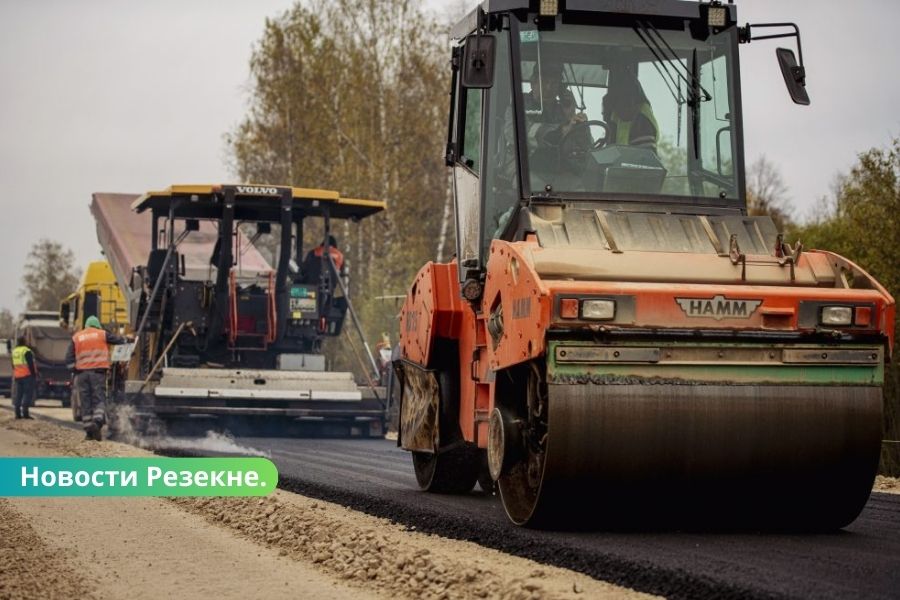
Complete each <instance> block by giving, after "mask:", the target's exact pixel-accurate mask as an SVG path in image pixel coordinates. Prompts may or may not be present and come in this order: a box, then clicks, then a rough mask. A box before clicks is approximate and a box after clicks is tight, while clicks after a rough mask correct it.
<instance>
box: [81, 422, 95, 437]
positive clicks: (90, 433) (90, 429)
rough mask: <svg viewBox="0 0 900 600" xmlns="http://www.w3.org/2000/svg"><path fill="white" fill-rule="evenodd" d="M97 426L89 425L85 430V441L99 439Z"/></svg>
mask: <svg viewBox="0 0 900 600" xmlns="http://www.w3.org/2000/svg"><path fill="white" fill-rule="evenodd" d="M96 436H97V424H96V423H88V424H87V425H86V426H85V428H84V439H85V440H95V439H97V437H96Z"/></svg>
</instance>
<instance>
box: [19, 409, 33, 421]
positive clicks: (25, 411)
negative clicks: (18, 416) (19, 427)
mask: <svg viewBox="0 0 900 600" xmlns="http://www.w3.org/2000/svg"><path fill="white" fill-rule="evenodd" d="M22 418H23V419H32V420H34V417H32V416H31V415H30V414H28V407H27V406H26V407H25V408H23V409H22Z"/></svg>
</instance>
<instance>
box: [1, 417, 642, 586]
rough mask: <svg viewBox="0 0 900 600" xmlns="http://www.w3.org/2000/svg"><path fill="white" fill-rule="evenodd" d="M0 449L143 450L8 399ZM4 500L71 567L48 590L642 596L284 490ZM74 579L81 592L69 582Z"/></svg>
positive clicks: (69, 452)
mask: <svg viewBox="0 0 900 600" xmlns="http://www.w3.org/2000/svg"><path fill="white" fill-rule="evenodd" d="M0 455H6V456H11V455H12V456H15V455H18V456H24V455H41V456H52V455H75V456H146V455H147V453H146V452H144V451H142V450H139V449H137V448H134V447H131V446H126V445H123V444H117V443H114V442H104V443H102V444H98V443H96V442H85V441H83V440H82V439H81V435H80V434H79V433H78V432H76V431H72V430H69V429H65V428H62V427H60V426H58V425H55V424H52V423H49V422H44V421H32V422H21V421H13V420H12V419H11V418H10V414H9V412H8V411H0ZM7 503H8V505H9V507H11V509H12V510H14V511H16V513H17V514H18V515H20V516H21V518H20V519H14V520H17V521H19V522H20V529H25V528H28V527H30V528H31V529H32V531H33V534H34V535H36V536H38V537H39V538H40V540H42V544H44V546H45V547H46V548H49V549H51V551H58V553H59V556H61V557H64V560H65V565H63V567H64V568H61V570H60V572H61V573H63V572H71V573H72V576H71V581H69V580H66V583H65V586H68V587H63V586H62V585H61V586H60V590H61V591H60V595H59V597H71V596H73V595H81V596H84V597H92V595H93V597H101V598H107V597H108V598H120V597H121V598H125V597H127V598H141V597H145V598H150V597H154V598H158V597H165V596H174V597H211V596H218V597H222V598H230V597H235V598H236V597H241V598H246V597H266V598H278V597H288V596H290V597H316V598H348V597H353V598H369V597H387V596H390V597H394V598H485V597H490V598H510V599H520V598H521V599H531V598H601V599H602V598H639V597H649V596H646V595H644V594H639V593H637V592H635V591H632V590H629V589H626V588H622V587H618V586H615V585H612V584H607V583H604V582H600V581H597V580H594V579H591V578H590V577H587V576H585V575H582V574H578V573H575V572H573V571H569V570H566V569H560V568H556V567H548V566H546V565H540V564H538V563H535V562H533V561H530V560H527V559H523V558H518V557H513V556H510V555H507V554H504V553H502V552H498V551H496V550H491V549H486V548H483V547H481V546H478V545H476V544H473V543H469V542H463V541H457V540H448V539H445V538H440V537H437V536H432V535H425V534H421V533H418V532H414V531H409V530H408V529H406V528H405V527H403V526H401V525H397V524H394V523H391V522H390V521H387V520H385V519H380V518H376V517H372V516H368V515H364V514H362V513H358V512H355V511H352V510H349V509H346V508H343V507H341V506H338V505H335V504H331V503H327V502H323V501H319V500H312V499H309V498H305V497H303V496H300V495H297V494H292V493H289V492H284V491H281V490H279V491H276V492H275V493H274V494H272V495H271V496H268V497H266V498H177V499H157V498H143V499H134V498H119V499H116V498H108V499H97V498H90V499H89V498H85V499H74V498H67V499H12V500H9V501H7ZM0 508H2V507H0ZM3 515H5V514H4V513H0V516H3ZM4 520H6V519H4ZM35 564H36V565H38V566H36V567H35V569H38V570H42V569H43V567H41V566H40V563H35ZM66 569H68V571H66ZM31 576H37V575H36V574H35V573H32V575H25V574H19V575H16V574H12V575H10V578H11V579H12V580H13V584H15V582H16V581H18V580H20V579H21V580H22V581H26V580H27V578H28V577H31ZM5 579H7V578H6V576H3V577H2V578H0V581H3V580H5ZM0 585H4V584H0ZM78 585H81V586H83V587H82V588H78V589H80V590H81V592H79V593H77V594H72V593H67V591H66V590H68V591H74V590H75V589H76V588H75V587H73V586H78ZM4 589H7V588H4V587H0V590H4ZM24 591H25V590H24V588H23V589H22V592H24ZM15 596H16V597H52V594H49V595H48V594H47V593H33V594H30V593H25V594H15Z"/></svg>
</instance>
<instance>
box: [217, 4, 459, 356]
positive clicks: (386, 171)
mask: <svg viewBox="0 0 900 600" xmlns="http://www.w3.org/2000/svg"><path fill="white" fill-rule="evenodd" d="M448 59H449V52H448V50H447V36H446V32H445V31H444V30H442V28H441V26H440V25H439V24H438V23H437V22H436V21H435V20H433V19H432V18H431V17H429V16H426V14H425V13H424V12H422V10H421V8H420V7H419V5H418V4H417V3H412V2H409V1H408V0H334V1H324V0H314V1H312V2H307V3H298V4H295V5H294V6H293V7H292V8H291V9H290V10H288V11H287V12H285V13H284V14H282V15H281V16H279V17H277V18H274V19H270V20H268V21H267V22H266V24H265V28H264V31H263V34H262V38H261V39H260V40H259V42H258V43H257V44H256V46H255V48H254V51H253V55H252V58H251V61H250V72H251V77H252V81H253V84H252V92H251V97H250V107H249V113H248V115H247V117H246V118H245V120H244V121H243V122H242V123H241V124H240V125H239V126H238V127H237V128H236V129H235V130H234V131H233V132H232V133H231V134H229V135H228V136H227V137H226V142H227V144H228V151H229V155H230V157H231V160H232V168H233V170H234V171H235V173H236V175H237V177H238V178H239V179H241V180H243V181H257V182H271V183H290V184H292V185H295V186H300V187H319V188H326V189H334V190H338V191H340V192H341V194H342V195H344V196H347V197H357V198H372V199H378V200H385V201H386V202H387V204H388V211H387V212H386V213H385V214H384V215H381V216H377V217H374V218H369V219H365V220H364V221H362V222H361V223H359V224H358V225H350V224H345V225H338V226H337V228H336V232H335V233H337V235H338V237H339V245H340V248H341V249H342V251H343V252H344V254H345V256H346V257H347V259H348V261H349V264H350V265H351V273H352V278H351V292H352V296H353V299H354V302H355V304H356V307H357V309H358V310H359V312H360V314H361V318H362V321H363V323H364V324H365V326H366V328H367V330H368V333H369V335H370V338H371V339H370V340H369V342H370V344H374V342H375V341H377V340H378V339H379V338H380V333H381V332H382V331H390V332H394V335H393V337H394V339H395V340H396V315H397V310H396V307H395V306H394V304H393V302H382V301H379V300H376V299H375V297H376V296H382V295H386V294H387V295H389V294H397V293H404V292H405V290H406V287H407V286H408V285H409V283H410V282H411V281H412V278H413V276H414V275H415V273H416V271H417V270H418V269H419V268H420V267H421V266H422V265H423V264H424V263H425V262H426V261H427V260H430V259H436V258H442V259H444V260H446V259H447V258H448V257H449V256H450V255H451V254H452V248H453V238H452V235H451V234H449V232H451V231H452V227H451V226H450V225H449V224H450V221H451V219H452V217H451V212H450V211H448V210H446V208H447V206H448V195H447V174H446V169H445V168H444V166H443V162H442V157H443V153H444V145H445V143H446V111H447V108H448V100H447V92H448V90H449V83H448V82H449V79H448V73H449V68H448V64H447V61H448ZM318 241H319V240H318V239H315V238H313V239H310V238H307V240H306V242H307V245H311V244H314V243H318Z"/></svg>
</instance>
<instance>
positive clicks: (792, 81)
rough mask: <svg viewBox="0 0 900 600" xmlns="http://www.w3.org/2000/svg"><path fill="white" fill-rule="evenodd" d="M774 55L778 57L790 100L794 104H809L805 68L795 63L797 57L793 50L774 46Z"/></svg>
mask: <svg viewBox="0 0 900 600" xmlns="http://www.w3.org/2000/svg"><path fill="white" fill-rule="evenodd" d="M775 56H777V57H778V65H779V66H780V67H781V74H782V75H783V76H784V83H785V85H786V86H787V89H788V93H789V94H790V95H791V100H793V101H794V103H795V104H802V105H804V106H808V105H809V94H808V93H807V92H806V70H805V69H804V68H803V67H801V66H798V65H797V57H796V56H794V51H793V50H791V49H789V48H776V49H775Z"/></svg>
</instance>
